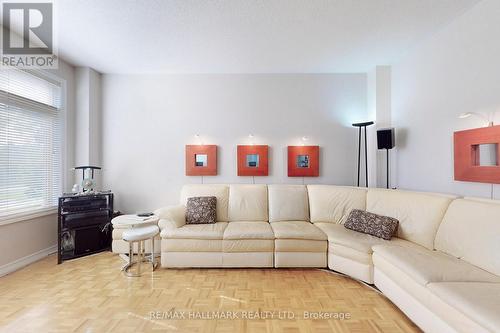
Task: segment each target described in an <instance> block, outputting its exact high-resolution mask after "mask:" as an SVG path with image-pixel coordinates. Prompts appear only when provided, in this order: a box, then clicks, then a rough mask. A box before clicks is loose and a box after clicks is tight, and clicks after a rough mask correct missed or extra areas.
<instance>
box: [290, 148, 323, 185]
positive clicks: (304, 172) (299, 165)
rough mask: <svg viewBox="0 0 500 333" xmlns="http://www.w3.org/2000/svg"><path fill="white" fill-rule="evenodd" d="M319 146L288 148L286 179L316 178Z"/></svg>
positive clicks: (317, 174)
mask: <svg viewBox="0 0 500 333" xmlns="http://www.w3.org/2000/svg"><path fill="white" fill-rule="evenodd" d="M318 176H319V146H288V177H318Z"/></svg>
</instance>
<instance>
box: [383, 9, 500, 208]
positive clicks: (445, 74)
mask: <svg viewBox="0 0 500 333" xmlns="http://www.w3.org/2000/svg"><path fill="white" fill-rule="evenodd" d="M499 18H500V1H498V0H484V1H482V2H480V3H479V4H478V5H476V6H475V7H473V8H472V9H471V10H470V11H468V12H466V13H465V14H463V15H462V16H461V17H459V18H458V19H457V20H455V21H453V22H452V23H451V24H449V25H448V26H446V27H444V28H443V29H442V31H440V32H439V33H437V34H436V35H435V36H434V37H433V38H432V39H430V40H427V41H425V42H424V43H422V44H421V45H420V46H419V47H418V48H417V49H415V50H414V51H413V52H411V53H410V54H409V55H408V56H407V57H406V58H405V59H404V60H403V61H402V62H401V63H399V64H397V65H396V66H393V69H392V87H393V88H392V119H393V125H395V126H396V127H397V129H398V131H397V137H398V138H397V144H398V148H397V169H398V170H397V184H396V185H397V186H399V187H401V188H410V189H417V190H426V191H439V192H450V193H457V194H461V195H469V196H482V197H490V191H491V186H490V185H488V184H479V183H466V182H456V181H454V180H453V132H454V131H457V130H462V129H467V128H474V127H479V126H481V125H482V122H481V121H480V120H477V119H474V118H467V119H458V118H457V116H458V115H459V114H460V113H462V112H488V111H495V110H497V111H500V38H499V36H500V19H499ZM499 122H500V112H498V113H497V115H496V123H497V124H498V123H499ZM494 196H495V197H496V198H500V186H498V185H496V186H495V188H494Z"/></svg>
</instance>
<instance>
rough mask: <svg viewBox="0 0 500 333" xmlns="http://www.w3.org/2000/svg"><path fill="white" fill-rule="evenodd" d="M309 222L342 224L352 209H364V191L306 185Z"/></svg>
mask: <svg viewBox="0 0 500 333" xmlns="http://www.w3.org/2000/svg"><path fill="white" fill-rule="evenodd" d="M307 191H308V196H309V210H310V212H311V222H313V223H316V222H330V223H344V222H345V220H346V219H347V217H348V216H349V213H350V212H351V210H353V209H361V210H365V209H366V190H365V189H360V188H355V187H348V186H334V185H307Z"/></svg>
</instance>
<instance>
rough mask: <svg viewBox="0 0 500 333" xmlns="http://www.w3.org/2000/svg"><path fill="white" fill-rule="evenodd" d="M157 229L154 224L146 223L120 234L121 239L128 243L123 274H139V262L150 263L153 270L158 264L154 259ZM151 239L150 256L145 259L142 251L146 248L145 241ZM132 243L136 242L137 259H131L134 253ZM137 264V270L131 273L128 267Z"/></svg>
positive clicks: (132, 275) (133, 275)
mask: <svg viewBox="0 0 500 333" xmlns="http://www.w3.org/2000/svg"><path fill="white" fill-rule="evenodd" d="M158 232H159V229H158V226H156V225H148V226H144V227H139V228H131V229H127V230H125V231H124V232H123V234H122V239H123V240H124V241H126V242H128V244H129V250H128V264H127V265H125V266H124V267H123V271H124V273H125V275H127V276H131V277H136V276H141V263H142V262H148V263H150V264H151V265H152V267H153V271H154V270H155V269H156V266H157V265H158V264H157V263H156V261H155V239H154V238H155V236H156V235H158ZM148 239H151V258H150V259H149V260H147V259H146V258H145V255H144V252H145V249H146V241H147V240H148ZM134 243H137V259H136V260H135V261H133V260H132V258H133V255H134ZM134 264H137V272H136V273H131V272H129V269H130V268H131V267H132V266H133V265H134Z"/></svg>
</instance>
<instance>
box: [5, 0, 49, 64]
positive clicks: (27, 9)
mask: <svg viewBox="0 0 500 333" xmlns="http://www.w3.org/2000/svg"><path fill="white" fill-rule="evenodd" d="M2 10H3V12H2V18H3V31H2V47H3V53H4V54H51V53H52V48H53V24H52V18H53V17H52V3H15V2H12V3H11V2H7V3H3V4H2Z"/></svg>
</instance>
